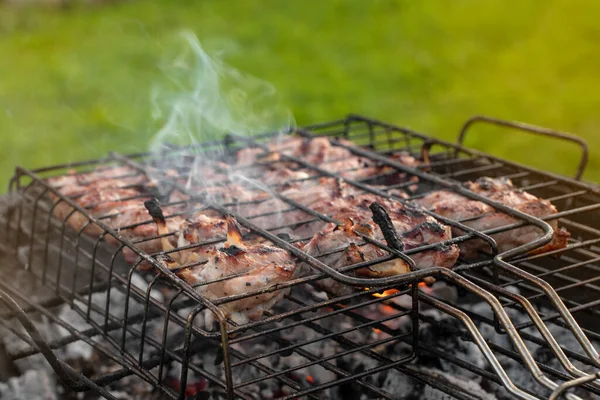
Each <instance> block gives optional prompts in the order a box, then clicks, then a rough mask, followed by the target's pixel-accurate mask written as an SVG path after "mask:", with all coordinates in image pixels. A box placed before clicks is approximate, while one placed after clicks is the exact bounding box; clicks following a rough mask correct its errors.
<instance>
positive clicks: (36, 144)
mask: <svg viewBox="0 0 600 400" xmlns="http://www.w3.org/2000/svg"><path fill="white" fill-rule="evenodd" d="M0 3H1V2H0ZM599 15H600V2H599V1H593V0H590V1H582V0H564V1H551V0H536V1H533V0H530V1H527V0H526V1H503V0H483V1H481V0H453V1H445V0H439V1H428V0H424V1H412V0H410V1H409V0H406V1H393V0H345V1H332V0H325V1H323V0H318V1H312V0H310V1H307V0H304V1H300V0H298V1H276V0H260V1H259V0H239V1H233V0H229V1H217V0H203V1H183V0H179V1H175V0H162V1H141V0H140V1H124V2H114V3H108V4H104V5H102V6H85V7H75V8H72V9H69V10H63V9H59V8H53V7H36V8H23V7H15V6H10V7H9V6H6V5H4V6H2V5H0V139H1V145H0V188H1V189H0V190H2V191H4V190H5V189H4V188H5V187H6V184H7V181H8V179H9V177H10V176H11V175H12V173H13V171H14V167H15V165H17V164H20V165H24V166H26V167H39V166H45V165H49V164H53V163H62V162H68V161H75V160H82V159H86V158H91V157H97V156H102V155H105V154H106V153H107V152H108V151H110V150H119V151H121V152H129V151H139V150H144V149H146V148H147V147H148V138H150V137H151V136H152V134H153V133H154V132H155V131H156V130H157V129H158V128H159V126H160V121H154V120H152V118H151V104H150V92H151V90H152V87H153V86H154V85H155V84H157V83H160V82H164V81H165V77H164V75H163V72H162V71H161V69H160V68H159V65H160V63H161V60H163V61H164V58H165V55H168V54H170V52H171V51H172V49H173V48H175V47H176V46H179V47H180V43H179V42H178V41H179V39H178V37H177V32H178V31H180V30H181V29H189V30H191V31H193V32H195V33H196V34H197V36H198V37H199V38H200V40H201V41H203V43H205V44H206V48H207V49H208V50H209V51H215V50H218V49H219V47H220V46H221V44H222V42H223V41H227V42H228V43H235V44H236V45H237V46H236V48H235V51H233V52H230V53H229V55H228V57H227V58H226V61H227V62H228V63H229V64H231V65H233V66H234V67H236V68H238V69H239V70H241V71H244V72H246V73H248V74H250V75H254V76H257V77H260V78H262V79H264V80H266V81H269V82H271V83H272V84H273V85H274V86H275V87H276V88H277V90H278V93H279V95H280V97H281V101H282V102H283V103H284V104H286V105H287V106H288V107H289V108H290V109H291V110H292V112H293V114H294V116H295V118H296V121H297V123H298V124H299V125H303V124H310V123H315V122H320V121H326V120H329V119H335V118H339V117H342V116H344V115H346V114H348V113H361V114H366V115H369V116H372V117H376V118H379V119H383V120H387V121H390V122H393V123H397V124H401V125H404V126H409V127H412V128H414V129H416V130H419V131H423V132H426V133H428V134H431V135H434V136H437V137H441V138H445V139H449V140H454V138H455V137H456V134H457V132H458V130H459V128H460V126H461V123H462V122H463V121H464V120H465V119H466V118H468V117H469V116H470V115H473V114H488V115H492V116H497V117H502V118H506V119H515V120H522V121H527V122H530V123H534V124H539V125H544V126H549V127H553V128H556V129H560V130H565V131H569V132H573V133H576V134H578V135H580V136H582V137H584V138H585V139H586V140H587V141H588V142H589V144H590V148H591V161H590V163H589V165H588V169H587V173H586V175H585V179H586V180H593V181H600V148H599V144H600V137H599V136H598V133H597V127H598V126H599V125H600V112H599V111H600V107H599V106H600V74H599V71H600V68H599V67H600V24H599V23H598V16H599ZM472 133H473V135H472V136H471V138H470V139H469V140H468V143H469V144H470V145H473V146H475V147H477V148H480V149H485V150H489V151H491V152H493V153H494V154H498V155H501V156H504V157H509V158H512V159H515V160H517V161H524V162H527V163H529V164H531V165H534V166H538V167H544V168H547V169H550V170H552V171H556V172H560V173H564V174H571V173H573V171H574V169H575V165H576V163H577V157H578V154H577V149H575V148H573V147H570V146H568V145H564V144H560V143H555V142H553V141H549V140H541V139H539V138H534V137H530V136H524V135H516V134H505V133H502V132H498V131H482V130H478V131H473V132H472Z"/></svg>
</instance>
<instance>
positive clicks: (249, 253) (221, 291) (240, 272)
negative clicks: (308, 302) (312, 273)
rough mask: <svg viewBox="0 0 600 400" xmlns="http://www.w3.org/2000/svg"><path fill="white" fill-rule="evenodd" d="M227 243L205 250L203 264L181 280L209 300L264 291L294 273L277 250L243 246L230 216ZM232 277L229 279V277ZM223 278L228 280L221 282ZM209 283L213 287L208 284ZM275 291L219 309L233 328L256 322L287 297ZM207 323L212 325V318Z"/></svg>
mask: <svg viewBox="0 0 600 400" xmlns="http://www.w3.org/2000/svg"><path fill="white" fill-rule="evenodd" d="M226 224H227V242H225V245H224V247H222V248H220V249H217V248H214V249H211V250H207V253H206V255H207V260H208V262H207V263H206V264H202V265H198V266H196V267H193V268H190V269H185V270H183V271H182V272H181V273H180V276H181V277H182V278H183V279H185V281H186V282H188V283H189V284H190V285H197V287H198V291H199V292H200V293H201V294H202V295H203V296H205V297H206V298H208V299H210V300H217V299H220V298H224V297H228V296H232V295H239V294H243V293H246V292H248V291H251V290H258V289H265V288H267V287H269V286H271V285H274V284H277V283H282V282H285V281H287V280H289V279H291V278H292V277H293V275H294V272H295V270H296V263H295V261H294V259H293V257H292V256H291V255H290V254H289V253H288V252H286V251H285V250H282V249H280V248H278V247H273V246H270V245H267V244H254V245H251V244H250V245H247V244H244V243H242V234H241V231H240V227H239V226H238V224H237V222H236V221H235V219H234V218H233V217H231V216H227V217H226ZM230 276H231V277H230ZM226 277H230V278H227V279H224V278H226ZM210 282H212V283H210ZM286 292H287V291H286V290H276V291H272V292H266V293H261V294H258V295H254V296H250V297H246V298H243V299H240V300H236V301H233V302H229V303H224V304H222V305H221V306H220V308H221V310H222V311H223V312H224V313H225V315H226V316H227V317H230V318H231V319H232V320H233V321H234V322H235V323H236V324H244V323H246V322H248V321H251V320H256V319H259V318H260V317H261V316H262V315H263V313H264V311H265V310H268V309H270V308H271V307H273V305H274V304H275V303H277V302H278V301H279V300H280V299H281V298H282V297H283V296H284V295H285V293H286ZM207 317H208V318H207V320H206V323H207V325H208V326H211V325H212V314H211V313H208V314H207Z"/></svg>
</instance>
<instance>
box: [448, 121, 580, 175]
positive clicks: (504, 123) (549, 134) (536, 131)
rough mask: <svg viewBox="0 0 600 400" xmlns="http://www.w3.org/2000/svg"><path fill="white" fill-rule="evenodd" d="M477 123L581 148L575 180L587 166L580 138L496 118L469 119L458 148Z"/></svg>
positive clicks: (459, 137) (464, 126)
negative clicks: (567, 143)
mask: <svg viewBox="0 0 600 400" xmlns="http://www.w3.org/2000/svg"><path fill="white" fill-rule="evenodd" d="M477 122H480V123H486V124H491V125H496V126H501V127H504V128H512V129H517V130H521V131H525V132H529V133H533V134H534V135H539V136H546V137H551V138H555V139H559V140H564V141H567V142H571V143H575V144H577V145H578V146H579V147H580V148H581V158H580V159H579V165H578V166H577V172H576V173H575V179H576V180H580V179H581V176H582V175H583V172H584V170H585V166H586V165H587V161H588V153H589V151H588V145H587V143H586V142H585V140H583V139H582V138H580V137H578V136H575V135H572V134H569V133H564V132H559V131H555V130H552V129H548V128H543V127H540V126H536V125H530V124H526V123H523V122H516V121H506V120H502V119H498V118H492V117H486V116H484V115H476V116H474V117H471V118H469V119H468V120H467V122H465V124H464V125H463V127H462V129H461V130H460V133H459V134H458V140H457V143H458V145H459V146H463V142H464V140H465V136H466V135H467V132H468V130H469V128H470V127H471V126H472V125H473V124H475V123H477Z"/></svg>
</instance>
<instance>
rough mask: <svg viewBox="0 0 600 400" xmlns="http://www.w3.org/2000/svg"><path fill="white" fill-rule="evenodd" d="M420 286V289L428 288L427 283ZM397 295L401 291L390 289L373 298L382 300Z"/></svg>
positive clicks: (374, 295)
mask: <svg viewBox="0 0 600 400" xmlns="http://www.w3.org/2000/svg"><path fill="white" fill-rule="evenodd" d="M418 286H419V287H420V288H423V287H426V286H427V284H426V283H425V282H419V284H418ZM365 290H371V288H365ZM396 293H400V291H399V290H398V289H388V290H384V291H383V293H373V297H377V298H378V299H380V298H382V297H387V296H391V295H393V294H396Z"/></svg>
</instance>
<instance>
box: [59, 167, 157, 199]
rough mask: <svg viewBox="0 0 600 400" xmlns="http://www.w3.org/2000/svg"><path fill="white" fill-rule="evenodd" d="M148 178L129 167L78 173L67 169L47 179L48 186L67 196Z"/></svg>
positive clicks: (133, 182) (128, 184) (137, 183)
mask: <svg viewBox="0 0 600 400" xmlns="http://www.w3.org/2000/svg"><path fill="white" fill-rule="evenodd" d="M147 180H148V178H147V177H146V176H145V175H144V174H142V173H140V172H139V171H137V170H136V169H134V168H131V167H114V168H97V169H96V170H93V171H90V172H86V173H78V172H77V171H75V170H69V171H68V172H67V174H65V175H61V176H57V177H52V178H49V179H48V183H49V184H50V186H52V187H54V188H56V189H57V190H58V191H59V192H60V193H61V194H63V195H65V196H67V197H76V196H81V195H83V194H85V193H86V192H87V191H88V190H89V189H90V188H93V189H96V190H99V189H109V188H111V189H112V188H126V187H131V186H135V185H139V184H142V183H144V182H146V181H147Z"/></svg>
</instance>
